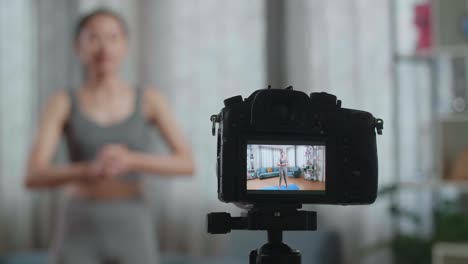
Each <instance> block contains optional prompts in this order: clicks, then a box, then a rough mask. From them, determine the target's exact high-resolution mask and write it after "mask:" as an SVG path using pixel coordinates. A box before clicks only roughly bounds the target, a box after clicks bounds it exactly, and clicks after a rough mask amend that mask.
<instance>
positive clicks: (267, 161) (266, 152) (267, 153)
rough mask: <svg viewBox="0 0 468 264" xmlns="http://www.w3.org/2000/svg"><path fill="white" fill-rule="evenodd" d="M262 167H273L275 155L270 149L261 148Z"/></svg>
mask: <svg viewBox="0 0 468 264" xmlns="http://www.w3.org/2000/svg"><path fill="white" fill-rule="evenodd" d="M260 157H261V162H260V163H261V164H260V165H261V167H262V168H268V167H272V164H273V153H272V149H271V148H269V147H260Z"/></svg>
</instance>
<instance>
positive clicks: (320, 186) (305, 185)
mask: <svg viewBox="0 0 468 264" xmlns="http://www.w3.org/2000/svg"><path fill="white" fill-rule="evenodd" d="M290 183H293V184H296V185H297V186H298V187H299V189H301V190H313V191H323V190H325V182H319V181H309V180H305V179H304V178H292V177H288V184H290ZM278 185H279V177H273V178H268V179H264V180H260V179H255V180H248V181H247V189H248V190H261V189H262V188H263V187H266V186H278ZM281 185H286V184H285V183H284V181H281Z"/></svg>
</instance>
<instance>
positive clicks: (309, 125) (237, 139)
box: [216, 89, 378, 205]
mask: <svg viewBox="0 0 468 264" xmlns="http://www.w3.org/2000/svg"><path fill="white" fill-rule="evenodd" d="M224 102H225V107H224V108H223V109H222V110H221V112H220V113H219V115H218V116H217V117H216V119H217V121H218V122H219V123H220V124H219V128H218V138H217V144H218V146H217V177H218V197H219V199H220V200H221V201H224V202H241V203H253V204H255V203H267V204H273V203H316V204H343V205H347V204H370V203H373V202H374V201H375V199H376V196H377V179H378V163H377V147H376V131H375V130H376V127H377V123H378V122H377V119H376V118H374V116H373V115H372V114H370V113H368V112H364V111H360V110H353V109H345V108H342V107H341V101H339V100H337V98H336V96H334V95H331V94H327V93H312V94H311V95H310V96H308V95H307V94H305V93H303V92H300V91H294V90H282V89H263V90H257V91H255V92H254V93H252V94H251V95H250V96H249V97H248V98H247V99H245V100H243V99H242V97H241V96H235V97H231V98H228V99H226V100H225V101H224ZM251 142H257V143H258V142H264V143H269V142H275V143H281V144H283V143H284V144H308V143H311V144H312V143H319V144H324V145H325V147H326V181H325V191H324V192H311V191H300V192H289V191H285V192H284V191H278V192H274V193H273V192H263V191H257V192H252V191H248V190H247V184H246V181H247V179H246V177H245V175H246V173H247V172H246V164H247V160H246V159H247V158H246V151H247V144H249V143H251Z"/></svg>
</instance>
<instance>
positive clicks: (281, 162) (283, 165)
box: [278, 150, 288, 189]
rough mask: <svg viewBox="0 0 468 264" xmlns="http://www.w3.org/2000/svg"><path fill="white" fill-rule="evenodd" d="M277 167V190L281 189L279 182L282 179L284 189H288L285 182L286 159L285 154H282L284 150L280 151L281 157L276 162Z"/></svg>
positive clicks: (286, 171)
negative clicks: (284, 185)
mask: <svg viewBox="0 0 468 264" xmlns="http://www.w3.org/2000/svg"><path fill="white" fill-rule="evenodd" d="M278 167H279V172H280V174H279V188H280V189H281V180H282V179H283V178H284V183H285V184H286V189H288V181H287V179H286V178H287V176H288V159H287V158H286V154H285V153H284V150H281V157H280V159H279V162H278Z"/></svg>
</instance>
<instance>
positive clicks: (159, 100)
mask: <svg viewBox="0 0 468 264" xmlns="http://www.w3.org/2000/svg"><path fill="white" fill-rule="evenodd" d="M142 93H143V110H144V113H145V115H147V116H153V115H154V114H157V113H158V112H166V111H167V108H168V99H167V97H166V96H164V95H163V93H162V92H161V91H160V89H158V88H157V87H155V86H150V85H149V86H145V87H144V88H143V92H142Z"/></svg>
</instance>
